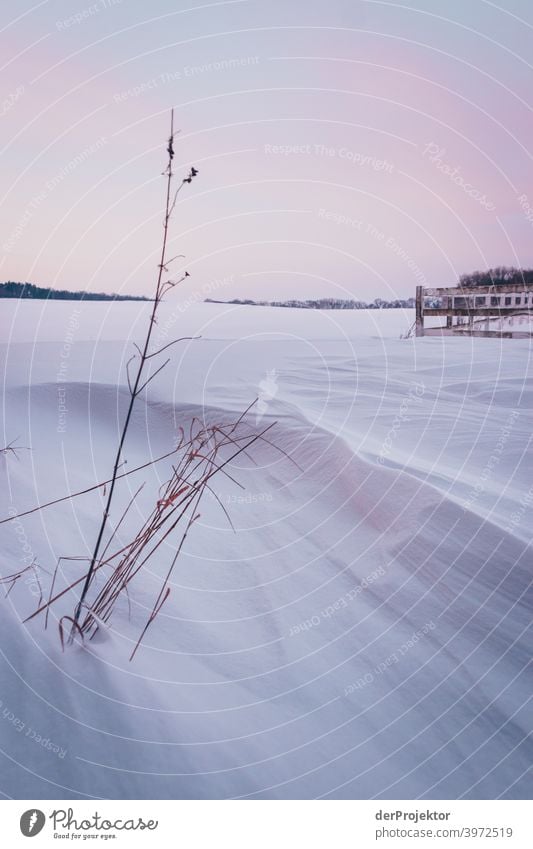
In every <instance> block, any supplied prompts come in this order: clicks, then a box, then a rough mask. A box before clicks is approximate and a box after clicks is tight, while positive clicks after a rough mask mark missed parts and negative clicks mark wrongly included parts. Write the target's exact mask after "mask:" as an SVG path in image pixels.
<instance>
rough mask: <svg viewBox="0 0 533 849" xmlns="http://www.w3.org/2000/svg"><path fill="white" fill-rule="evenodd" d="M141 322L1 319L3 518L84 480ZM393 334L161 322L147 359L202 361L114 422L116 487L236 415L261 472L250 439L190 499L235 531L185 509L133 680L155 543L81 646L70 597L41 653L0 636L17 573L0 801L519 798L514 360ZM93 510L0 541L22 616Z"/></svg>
mask: <svg viewBox="0 0 533 849" xmlns="http://www.w3.org/2000/svg"><path fill="white" fill-rule="evenodd" d="M148 309H149V305H146V304H135V303H124V304H109V303H103V304H102V303H100V304H95V303H82V304H80V303H76V302H70V303H67V302H53V301H52V302H49V303H46V304H43V303H35V302H34V303H30V302H26V303H24V302H18V301H10V302H8V301H3V302H2V318H1V321H2V333H3V337H2V338H3V340H5V344H4V345H3V346H2V360H3V399H2V403H3V414H4V416H3V418H4V426H3V443H2V444H5V445H7V444H8V443H9V442H11V441H12V440H15V439H16V443H17V444H18V445H19V446H28V447H30V448H31V450H30V451H28V450H24V449H23V448H22V449H20V451H19V452H18V459H17V457H14V456H13V455H12V454H11V453H9V452H8V453H4V454H2V455H0V459H1V474H2V517H7V516H9V515H14V514H17V513H21V512H24V511H26V510H29V509H30V508H32V507H33V506H35V505H37V504H41V503H43V502H46V501H50V500H51V499H54V498H60V497H61V496H63V495H65V494H66V493H68V492H74V491H77V490H80V489H84V488H86V487H90V486H91V485H93V484H94V483H97V482H98V481H102V480H105V479H106V477H107V476H108V473H109V466H110V461H111V459H112V457H113V454H114V451H115V449H116V445H117V438H118V432H119V425H120V423H121V421H122V419H123V416H124V411H125V406H126V403H127V385H126V371H125V367H126V362H127V360H128V359H129V358H130V356H131V355H132V354H133V353H134V348H133V342H140V341H141V339H142V337H143V332H144V330H145V328H146V322H147V317H148ZM411 322H412V315H411V314H410V313H409V312H403V311H401V310H390V311H383V312H381V311H369V312H352V311H346V312H342V313H341V312H333V311H329V312H315V311H309V310H291V309H275V308H266V307H265V308H259V307H255V308H254V307H243V306H237V307H230V306H225V305H215V304H200V303H198V304H194V303H189V304H182V305H173V304H166V305H164V306H163V308H162V310H161V314H160V317H159V322H158V325H157V328H156V333H155V342H156V343H157V344H160V345H162V344H166V343H167V342H169V341H171V340H172V339H174V338H177V337H179V336H180V337H181V336H193V335H197V336H200V337H201V338H198V339H195V340H191V341H184V342H181V343H180V344H178V345H176V346H174V347H173V348H171V349H169V351H168V356H169V357H170V358H171V362H170V364H169V365H168V366H167V367H166V369H165V370H164V371H163V372H161V374H160V375H159V376H158V377H157V378H156V379H155V380H154V382H153V383H152V384H151V386H150V387H149V389H148V390H147V392H146V393H145V395H144V396H143V399H141V400H139V403H138V406H137V409H136V413H135V415H134V418H133V422H132V426H131V430H130V433H129V435H128V439H127V442H126V447H125V459H126V460H127V467H128V468H130V469H131V468H135V466H137V465H140V464H142V463H145V462H146V461H147V460H149V459H150V458H154V457H156V456H159V455H160V454H163V453H165V452H166V451H168V450H171V449H172V447H173V445H174V444H175V442H176V439H177V434H178V430H179V427H180V426H185V427H187V426H188V424H189V422H190V421H191V419H192V418H193V417H194V416H197V417H199V418H200V419H201V420H203V421H205V422H206V423H207V424H210V423H214V422H222V423H225V422H229V421H232V420H233V419H235V418H236V416H237V415H239V414H240V413H241V412H242V411H243V410H244V409H245V408H246V407H247V406H248V404H250V403H251V401H253V399H254V398H256V397H258V398H259V401H258V403H257V404H256V407H255V409H254V411H252V413H251V414H250V415H249V423H250V426H251V427H254V428H262V427H265V426H267V425H268V424H270V423H271V422H277V424H276V425H275V428H273V429H272V431H271V432H270V436H271V438H272V441H273V442H275V445H276V446H277V447H278V448H279V449H282V452H284V453H282V452H281V451H278V450H276V448H273V447H271V446H269V445H266V444H262V443H257V444H256V445H255V446H254V447H253V449H252V450H251V456H250V457H244V456H241V457H239V458H238V459H237V460H235V461H233V463H232V464H231V467H230V473H231V478H232V479H233V480H232V479H230V478H228V477H226V476H225V475H224V474H222V473H221V474H219V475H218V476H217V477H216V478H215V479H214V481H216V482H215V483H214V489H215V491H216V494H217V496H218V498H219V499H220V501H221V502H222V505H223V506H224V507H225V509H226V510H227V511H228V513H229V515H230V517H231V520H232V522H233V525H234V526H235V530H236V532H234V531H233V530H232V529H231V527H230V525H229V523H228V520H227V517H226V516H225V514H224V511H223V510H222V508H221V506H220V504H219V503H218V502H217V499H216V498H215V497H214V496H213V495H207V496H206V497H205V499H204V502H203V504H202V506H201V518H200V519H199V520H198V522H197V523H196V525H195V526H194V527H193V530H192V532H191V534H190V536H189V538H188V539H187V542H186V545H185V549H184V551H183V553H182V555H181V557H180V558H179V561H178V565H177V567H176V570H175V572H174V574H173V577H172V580H171V593H170V596H169V598H168V600H167V602H166V604H165V606H164V607H163V609H162V611H161V613H160V614H159V616H158V618H157V619H156V620H155V622H154V623H153V624H152V626H151V628H150V629H149V630H148V632H147V634H146V636H145V639H144V642H143V644H142V646H141V648H140V649H139V651H138V653H137V655H136V657H135V659H134V660H133V662H131V663H130V662H129V660H128V658H129V654H130V652H131V650H132V647H133V645H134V643H135V641H136V639H137V637H138V635H139V633H140V630H141V629H142V627H143V625H144V623H145V621H146V618H147V615H148V613H149V611H150V609H151V607H152V605H153V603H154V600H155V597H156V595H157V593H158V591H159V588H160V585H161V579H162V576H163V575H164V574H165V572H166V569H167V568H168V564H169V559H170V557H171V556H172V554H173V552H174V549H175V545H174V546H173V544H172V542H169V543H168V544H165V545H163V546H161V549H160V551H159V553H158V555H157V556H156V557H154V559H153V560H152V562H151V563H150V564H149V568H147V569H146V570H145V571H144V572H143V573H142V574H141V575H140V576H139V577H138V578H137V579H136V581H135V583H134V584H133V585H132V586H131V591H130V598H129V604H128V600H127V599H124V600H123V601H122V602H121V603H120V604H119V606H118V608H117V610H116V612H115V615H114V618H113V619H112V620H111V627H110V629H108V630H105V629H104V630H101V631H100V632H99V634H98V636H97V638H96V639H94V640H93V641H91V642H89V643H87V644H86V646H85V647H81V646H75V647H71V648H67V650H66V651H65V652H64V653H63V652H62V651H61V645H60V642H59V637H58V618H59V616H61V615H63V614H66V613H72V611H73V608H74V604H75V596H74V595H73V594H72V593H71V594H70V595H69V596H67V597H65V598H64V599H62V601H61V602H60V603H58V604H57V605H56V607H55V608H53V609H52V610H51V612H50V616H49V621H48V628H47V629H46V630H45V629H44V617H43V616H42V615H40V616H38V617H36V618H35V619H32V620H31V621H30V622H27V623H26V624H23V623H22V620H23V619H24V618H25V617H26V616H27V615H29V614H30V613H31V612H32V611H34V610H35V608H36V605H37V602H38V588H37V586H36V584H35V582H34V580H33V578H32V575H31V573H25V574H24V576H23V577H22V578H21V579H20V580H19V581H18V582H17V583H16V585H15V586H14V587H13V589H12V590H11V592H10V593H9V595H8V596H7V598H6V599H4V600H2V602H1V616H0V650H1V691H0V700H1V705H0V744H1V751H2V755H1V758H2V769H1V789H2V791H3V793H4V794H5V796H7V797H14V798H31V799H37V798H72V799H83V798H93V797H96V798H229V797H238V798H242V797H248V798H250V797H251V798H256V799H259V798H317V797H319V798H362V799H368V798H393V799H398V798H399V799H402V798H420V799H423V798H426V799H430V798H434V799H437V798H438V799H441V798H442V799H448V798H450V799H451V798H454V799H455V798H468V799H476V798H497V797H498V798H500V797H501V798H511V799H512V798H527V797H529V796H530V795H531V789H532V786H531V773H530V772H529V770H530V767H531V761H532V746H531V739H530V738H528V733H529V731H530V730H531V725H532V722H531V720H532V716H533V711H532V709H531V703H530V699H531V683H532V678H531V667H530V666H529V664H530V658H531V648H532V639H531V630H530V629H531V609H532V594H531V553H532V551H531V547H530V541H531V530H530V529H531V521H532V515H533V513H532V508H533V488H532V483H533V481H532V477H531V471H532V463H531V448H530V440H531V433H532V412H531V410H532V401H533V378H532V375H531V347H530V342H529V340H508V339H503V340H497V339H468V338H464V339H450V338H442V339H441V338H425V339H416V340H414V339H407V340H405V339H401V338H400V334H401V333H402V332H403V331H405V330H407V328H408V327H409V325H410V324H411ZM286 455H290V458H291V459H289V457H287V456H286ZM293 461H295V462H293ZM170 462H171V461H170V460H168V461H164V462H160V463H158V464H156V465H155V466H154V467H152V468H150V469H146V470H145V471H143V472H139V473H136V474H133V475H131V476H129V477H128V478H125V479H123V481H122V483H121V484H120V486H119V495H118V499H117V501H116V503H115V505H114V507H113V511H112V515H111V526H112V527H113V523H116V522H117V521H118V519H119V517H120V515H121V513H122V510H123V508H124V506H125V505H126V504H127V502H128V501H129V499H130V498H131V496H132V494H133V493H134V492H135V491H136V489H137V488H138V487H139V486H140V484H141V483H143V482H145V486H144V488H143V490H142V492H141V494H140V495H139V497H138V499H137V501H136V502H135V505H134V507H133V508H132V510H131V511H130V513H129V514H128V517H127V521H126V522H125V524H124V526H123V527H121V529H120V534H121V535H122V537H121V538H123V539H126V537H127V533H128V530H133V531H134V529H135V527H137V526H138V525H139V523H140V522H141V521H142V518H143V515H146V513H147V512H149V511H150V510H151V509H152V508H153V506H154V498H156V497H157V494H156V493H157V488H158V486H159V484H160V483H162V482H163V481H164V480H166V479H167V478H168V476H169V473H170V465H169V464H170ZM295 463H297V466H296V465H295ZM239 484H240V485H241V486H242V487H243V488H241V486H239ZM154 493H155V494H154ZM103 498H104V496H103V492H102V490H101V489H100V490H97V491H96V492H92V493H90V494H88V495H84V496H80V497H79V498H76V499H74V500H72V501H66V502H62V503H60V504H59V505H57V506H55V507H49V508H47V509H45V510H42V511H40V512H37V513H33V514H31V515H26V516H24V517H22V518H20V519H17V520H15V521H12V522H10V523H7V524H6V523H4V524H2V525H1V526H0V532H1V571H2V575H3V576H4V577H5V576H7V575H10V574H12V573H14V572H16V571H18V570H20V569H21V568H23V567H24V565H27V564H28V563H29V562H31V561H32V560H33V559H35V561H36V563H37V565H38V568H39V574H40V577H41V581H42V583H43V591H44V592H45V593H46V592H47V591H48V588H49V581H50V577H49V576H50V575H51V574H52V572H53V570H54V568H55V564H56V563H57V560H58V558H60V557H71V558H83V557H85V558H86V557H88V556H89V554H90V552H91V550H92V546H93V545H94V539H95V534H96V532H97V529H98V525H99V521H100V516H101V512H102V506H103ZM82 568H83V562H82V561H80V560H70V561H61V567H60V571H59V575H58V580H59V581H60V582H61V581H63V583H64V582H66V581H67V580H69V581H70V580H73V579H74V578H75V577H76V576H78V575H80V574H81V570H82ZM8 589H9V585H4V587H3V595H4V594H5V593H6V592H7V590H8Z"/></svg>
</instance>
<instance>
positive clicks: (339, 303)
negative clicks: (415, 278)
mask: <svg viewBox="0 0 533 849" xmlns="http://www.w3.org/2000/svg"><path fill="white" fill-rule="evenodd" d="M205 301H206V303H208V304H243V305H248V306H253V307H296V308H297V309H305V310H390V309H402V308H403V309H414V306H415V299H414V298H396V299H395V300H393V301H385V300H383V298H375V300H374V301H372V302H371V303H367V302H366V301H355V300H343V299H341V298H318V299H316V300H315V299H313V300H306V301H301V300H290V301H252V300H250V299H249V298H246V299H241V298H234V299H233V300H232V301H218V300H216V299H215V298H206V299H205Z"/></svg>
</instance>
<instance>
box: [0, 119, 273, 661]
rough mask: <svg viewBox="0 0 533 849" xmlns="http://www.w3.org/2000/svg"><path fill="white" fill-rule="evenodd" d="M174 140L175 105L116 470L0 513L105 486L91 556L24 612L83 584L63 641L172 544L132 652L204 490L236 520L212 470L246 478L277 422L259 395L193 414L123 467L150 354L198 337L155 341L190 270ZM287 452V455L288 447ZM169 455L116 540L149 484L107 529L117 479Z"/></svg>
mask: <svg viewBox="0 0 533 849" xmlns="http://www.w3.org/2000/svg"><path fill="white" fill-rule="evenodd" d="M174 140H175V135H174V113H173V111H172V113H171V121H170V135H169V138H168V143H167V148H166V152H167V157H168V158H167V166H166V168H165V171H164V172H163V176H164V177H165V178H166V192H165V214H164V219H163V235H162V245H161V253H160V261H159V264H158V273H157V279H156V283H155V292H154V297H153V303H152V308H151V313H150V317H149V321H148V327H147V332H146V336H145V339H144V343H143V344H142V346H138V345H135V348H136V354H134V355H133V356H132V357H131V358H130V360H129V361H128V362H127V364H126V378H127V384H128V389H129V401H128V405H127V409H126V413H125V417H124V421H123V423H122V426H121V431H120V436H119V440H118V446H117V450H116V453H115V457H114V461H113V465H112V470H111V473H110V475H109V477H108V478H107V479H106V480H105V481H101V482H100V483H98V484H95V485H94V486H90V487H87V488H86V489H83V490H80V491H78V492H75V493H71V494H69V495H66V496H64V497H62V498H58V499H55V500H53V501H48V502H46V503H44V504H41V505H38V506H37V507H34V508H32V509H30V510H26V511H24V512H22V513H19V514H17V515H16V516H10V517H9V518H6V519H2V520H0V524H1V523H2V522H7V521H12V520H13V519H15V518H18V517H20V516H24V515H28V514H31V513H34V512H36V511H40V510H43V509H45V508H47V507H51V506H52V505H54V504H58V503H61V502H63V501H66V500H69V499H72V498H76V497H79V496H81V495H85V494H88V493H90V492H94V491H95V490H98V489H100V488H103V493H104V497H105V504H104V509H103V514H102V517H101V521H100V524H99V527H98V531H97V533H96V538H95V543H94V547H93V550H92V554H91V556H90V557H88V558H85V557H62V558H59V560H58V562H57V564H56V568H55V571H54V574H53V577H52V580H51V585H50V590H49V593H48V598H47V600H46V601H45V602H44V603H43V596H42V592H41V597H40V600H39V603H38V606H37V610H36V611H35V612H34V613H32V614H31V615H30V616H29V617H27V619H26V620H25V621H28V620H30V619H33V618H34V617H36V616H38V615H39V614H41V613H44V614H45V627H47V625H48V618H49V613H50V610H51V609H52V608H54V609H55V606H56V605H57V604H58V602H60V601H61V600H66V599H67V598H68V597H69V595H70V593H71V592H73V591H74V592H78V590H79V591H80V594H79V598H78V600H77V603H76V605H75V609H74V611H73V613H72V614H63V615H60V618H59V621H58V624H59V636H60V641H61V645H62V646H63V647H64V646H65V643H66V642H69V643H72V642H73V641H74V640H75V639H76V638H79V639H80V640H81V641H82V642H84V641H86V640H88V639H92V638H93V637H94V636H95V634H96V633H97V632H98V630H99V629H101V628H103V627H108V626H109V621H110V619H111V617H112V615H113V613H114V611H115V610H116V608H117V603H118V602H119V600H120V599H122V598H125V599H126V600H127V601H128V604H130V589H131V585H132V583H133V582H134V579H135V578H136V576H137V575H139V573H140V572H141V570H142V569H143V568H144V567H145V566H146V565H147V563H148V562H149V561H150V560H151V558H153V557H154V555H156V553H158V555H159V556H160V557H161V556H162V555H163V553H164V551H165V550H168V548H170V549H171V554H170V557H169V560H168V563H167V565H166V568H165V572H164V575H163V577H162V579H161V587H160V590H159V592H158V594H157V596H156V598H155V601H154V604H153V607H152V609H151V611H150V614H149V616H148V619H147V621H146V622H145V624H144V627H143V629H142V631H141V633H140V635H139V637H138V639H137V642H136V644H135V646H134V649H133V651H132V653H131V657H130V660H131V659H133V657H134V655H135V653H136V652H137V650H138V648H139V646H140V644H141V641H142V640H143V638H144V636H145V634H146V632H147V630H148V628H149V627H150V625H151V624H152V623H153V622H154V620H155V619H156V617H157V615H158V614H159V612H160V611H161V609H162V607H163V605H164V604H165V602H166V600H167V598H168V596H169V594H170V581H171V576H172V573H173V570H174V568H175V566H176V562H177V560H178V558H179V555H180V553H181V552H182V550H183V546H184V544H185V541H186V539H187V536H188V534H189V531H190V529H191V528H192V526H193V525H194V523H195V522H196V521H197V520H198V519H199V518H200V513H199V507H200V502H201V500H202V498H203V496H204V495H205V493H206V492H209V493H211V494H212V495H213V496H214V497H215V498H216V499H217V501H218V503H219V505H220V507H221V509H222V510H223V512H224V514H225V515H226V517H227V519H228V522H229V524H230V525H231V527H232V528H233V525H232V523H231V518H230V516H229V514H228V512H227V510H226V508H225V507H224V505H223V504H222V503H221V501H220V499H218V497H217V496H216V493H215V492H214V490H213V488H212V486H211V481H212V478H213V477H214V475H220V474H221V475H225V476H227V477H229V478H230V479H231V480H232V481H233V482H234V483H236V484H237V485H238V486H241V485H240V483H239V482H238V481H235V480H234V478H233V477H232V476H231V474H230V471H229V467H230V464H231V462H232V461H233V460H234V459H235V458H236V457H238V456H239V455H241V454H246V452H247V451H248V449H249V448H251V446H252V445H254V443H256V442H257V441H259V440H261V441H262V442H266V443H267V444H269V445H272V442H271V441H270V440H269V438H268V437H267V434H268V432H269V431H270V430H271V428H272V427H273V426H274V424H270V425H269V426H267V427H265V428H263V429H262V430H261V431H260V432H255V431H254V430H253V429H252V428H251V426H250V425H249V423H248V419H247V414H248V413H249V411H250V409H251V408H252V407H253V406H254V404H255V403H256V401H257V399H256V400H255V401H254V402H253V404H251V405H250V407H248V409H247V410H245V411H244V413H243V414H242V415H241V416H239V417H238V418H237V419H236V421H234V422H232V423H230V424H210V425H206V424H205V423H202V422H200V421H199V420H198V419H193V421H192V422H191V424H190V427H189V431H188V433H187V435H186V434H185V432H184V431H183V430H181V431H180V438H179V441H178V444H177V445H176V447H175V448H173V449H172V451H169V452H167V453H165V454H163V455H161V456H160V457H157V458H155V459H152V460H150V461H148V462H146V463H143V464H142V465H140V466H137V467H136V468H135V469H131V470H128V471H123V463H124V446H125V442H126V437H127V434H128V430H129V427H130V423H131V419H132V413H133V410H134V406H135V402H136V400H137V399H138V397H139V396H140V395H141V393H142V392H143V391H144V390H145V389H146V387H147V386H148V385H149V384H150V383H151V382H152V380H153V379H154V378H155V377H156V376H157V375H158V374H159V373H160V372H161V371H162V369H164V368H165V366H166V365H167V364H168V363H169V360H168V359H166V360H165V361H164V362H163V363H161V364H159V365H157V367H156V368H155V369H154V370H150V365H151V363H152V361H153V360H154V359H155V358H156V357H158V356H159V355H160V354H162V353H163V352H164V351H165V350H167V349H168V348H170V347H171V346H172V345H174V344H176V343H177V342H180V341H184V339H191V338H193V337H182V338H181V339H176V340H174V341H172V342H170V343H168V344H166V345H164V346H163V347H160V348H158V349H155V350H153V349H152V346H151V343H152V334H153V329H154V326H155V324H156V323H157V313H158V309H159V306H160V304H161V301H162V299H163V297H164V295H165V294H166V293H168V292H169V291H170V290H172V289H173V288H174V287H175V286H177V285H178V284H179V283H181V282H182V281H183V280H185V278H186V277H188V276H189V274H188V272H187V271H185V272H183V274H182V275H181V276H180V277H179V278H178V279H175V280H174V279H172V278H171V277H170V276H169V266H170V264H171V263H172V262H174V261H175V260H176V259H178V257H181V255H177V256H173V257H172V258H171V259H167V243H168V237H169V225H170V221H171V217H172V214H173V212H174V209H175V207H176V202H177V199H178V195H179V193H180V191H181V190H182V189H183V187H184V186H185V185H187V184H190V183H191V182H192V180H193V179H194V178H195V177H196V176H197V174H198V171H197V169H196V168H191V169H190V170H189V172H188V174H187V176H186V177H184V178H183V179H182V180H181V181H180V183H179V185H178V186H177V188H174V172H173V159H174ZM273 447H275V446H273ZM4 450H6V451H7V450H14V449H13V448H12V446H8V447H7V448H6V449H4ZM278 450H279V451H280V452H281V453H282V454H285V452H284V451H282V450H281V449H278ZM247 456H250V455H247ZM285 456H287V455H286V454H285ZM164 460H167V461H169V462H170V468H171V473H170V475H169V477H168V480H167V481H166V482H165V483H164V484H163V485H162V486H161V487H160V488H159V490H158V492H157V495H155V494H154V500H153V505H152V508H151V510H150V513H149V515H148V516H146V518H143V520H142V522H141V525H140V527H139V528H138V529H137V530H136V532H135V533H134V534H133V535H132V537H131V539H130V540H129V542H127V543H126V544H119V543H118V538H119V531H122V528H123V525H124V522H125V519H126V517H127V516H128V514H129V512H130V509H131V508H132V506H133V505H134V504H135V502H136V500H137V498H138V496H139V494H140V492H141V490H142V489H143V488H144V486H145V485H144V484H142V485H141V486H140V487H139V488H138V489H137V491H136V492H135V493H134V495H133V496H132V497H131V498H130V500H129V502H128V504H127V506H126V507H125V509H123V511H122V514H121V515H120V518H119V521H118V522H117V523H116V525H114V527H113V529H112V530H111V532H109V526H110V524H111V509H112V507H113V505H114V503H115V502H114V499H115V497H116V493H117V484H118V483H119V481H121V480H122V479H123V478H125V477H127V476H128V475H131V474H133V473H135V472H138V471H141V470H143V469H146V468H148V467H150V466H153V465H155V464H156V463H160V462H162V461H164ZM242 488H243V487H242ZM163 544H165V546H166V547H165V548H162V546H163ZM66 560H78V561H85V562H86V563H88V566H87V569H86V571H84V574H83V575H82V576H81V577H80V578H78V579H76V580H74V581H68V580H67V581H66V583H67V586H64V587H63V588H61V589H59V590H58V591H57V592H56V583H57V575H58V570H59V567H60V565H61V563H62V561H66ZM21 574H23V572H21V573H20V574H19V573H17V574H16V575H11V576H8V577H7V578H6V579H4V580H5V583H6V584H7V585H8V586H9V590H8V592H10V591H11V589H12V588H13V586H14V585H15V583H16V581H17V580H18V579H19V577H20V575H21ZM96 576H99V577H103V582H100V586H99V588H98V589H97V588H96V587H95V577H96ZM130 610H131V606H130ZM67 632H68V636H67Z"/></svg>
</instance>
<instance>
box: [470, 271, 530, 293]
mask: <svg viewBox="0 0 533 849" xmlns="http://www.w3.org/2000/svg"><path fill="white" fill-rule="evenodd" d="M507 283H510V284H516V285H517V286H524V285H526V286H531V285H533V268H513V267H508V266H505V265H498V266H496V268H488V269H487V270H486V271H472V272H470V274H461V276H460V278H459V284H460V285H461V286H463V287H464V288H465V289H471V288H474V287H475V286H503V285H505V284H507Z"/></svg>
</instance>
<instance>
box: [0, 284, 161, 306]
mask: <svg viewBox="0 0 533 849" xmlns="http://www.w3.org/2000/svg"><path fill="white" fill-rule="evenodd" d="M0 298H31V299H33V300H43V299H50V300H57V301H148V300H149V298H144V297H142V296H141V295H114V294H106V293H105V292H68V291H67V290H66V289H47V288H45V287H43V286H35V285H34V284H33V283H13V282H12V281H11V280H10V281H8V282H7V283H0Z"/></svg>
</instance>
